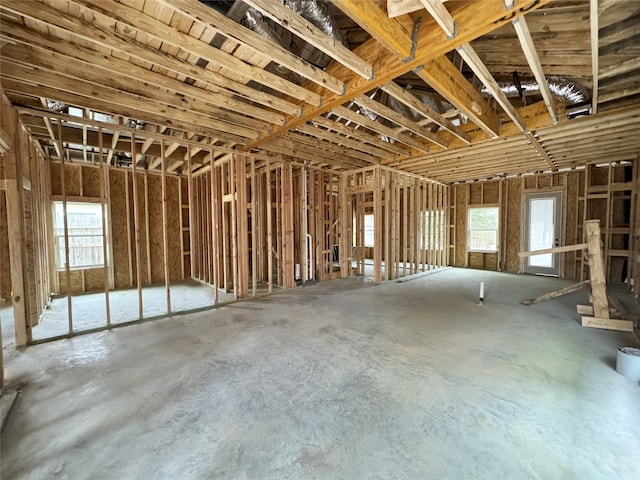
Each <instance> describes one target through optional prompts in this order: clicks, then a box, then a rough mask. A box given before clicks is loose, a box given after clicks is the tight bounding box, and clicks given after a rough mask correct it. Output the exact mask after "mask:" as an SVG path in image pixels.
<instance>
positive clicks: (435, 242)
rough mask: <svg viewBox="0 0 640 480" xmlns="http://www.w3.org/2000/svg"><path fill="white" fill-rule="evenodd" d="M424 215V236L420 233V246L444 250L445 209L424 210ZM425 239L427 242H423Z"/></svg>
mask: <svg viewBox="0 0 640 480" xmlns="http://www.w3.org/2000/svg"><path fill="white" fill-rule="evenodd" d="M422 215H423V216H424V236H423V235H420V248H423V249H430V250H442V245H441V242H444V241H445V238H444V231H445V230H444V210H434V211H431V212H422ZM423 239H424V240H425V243H426V244H425V243H423Z"/></svg>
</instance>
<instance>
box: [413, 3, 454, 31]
mask: <svg viewBox="0 0 640 480" xmlns="http://www.w3.org/2000/svg"><path fill="white" fill-rule="evenodd" d="M420 3H422V6H423V7H424V8H426V9H427V12H429V15H431V16H432V17H433V18H434V19H435V21H436V22H438V25H440V28H442V30H444V33H445V34H446V35H447V36H448V37H449V38H453V37H455V36H456V22H455V20H454V19H453V17H452V16H451V14H450V13H449V11H448V10H447V9H446V7H445V6H444V4H443V2H442V0H420Z"/></svg>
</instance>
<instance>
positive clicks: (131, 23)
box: [70, 0, 322, 106]
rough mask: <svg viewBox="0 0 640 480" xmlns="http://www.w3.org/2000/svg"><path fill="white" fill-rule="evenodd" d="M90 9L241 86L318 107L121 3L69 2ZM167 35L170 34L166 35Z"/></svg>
mask: <svg viewBox="0 0 640 480" xmlns="http://www.w3.org/2000/svg"><path fill="white" fill-rule="evenodd" d="M70 1H73V2H75V3H78V4H79V5H81V6H84V7H86V8H88V9H90V10H91V11H92V12H94V14H100V15H104V16H106V17H107V18H112V19H116V20H118V21H119V22H122V24H123V25H127V26H128V27H129V28H131V29H132V30H133V31H135V32H142V33H145V34H147V35H150V36H151V37H155V38H157V39H158V40H160V41H161V42H165V43H169V44H171V45H173V46H174V47H176V48H179V49H182V50H184V51H187V52H189V53H191V54H192V55H195V56H197V57H199V58H202V59H204V60H206V61H208V62H210V64H212V65H216V66H218V67H220V68H223V69H228V70H231V71H233V73H234V74H235V75H237V76H238V77H239V78H240V79H241V80H242V81H243V82H244V83H248V82H250V81H255V82H258V83H261V84H262V85H265V86H267V87H270V88H273V89H274V90H276V91H279V92H282V93H286V94H287V95H289V96H291V97H294V98H297V99H298V100H302V101H304V102H306V103H309V104H311V105H314V106H320V105H321V104H322V97H321V95H319V94H317V93H315V92H311V91H309V90H307V89H305V88H303V87H300V86H298V85H296V84H294V83H292V82H289V81H288V80H285V79H283V78H282V77H279V76H278V75H276V74H274V73H271V72H268V71H266V70H264V69H262V68H259V67H257V66H254V65H250V64H247V63H245V62H243V61H242V60H240V59H238V58H236V57H234V56H233V55H231V54H229V53H226V52H224V51H222V50H221V49H218V48H215V47H212V46H211V45H209V44H208V43H204V42H202V41H200V40H197V39H195V38H194V37H192V36H190V35H188V34H186V33H183V32H181V31H180V30H178V29H176V28H173V27H171V26H169V25H167V24H165V23H163V22H161V21H159V20H156V19H155V18H153V17H151V16H149V15H147V14H145V13H144V12H142V11H140V10H137V9H135V8H133V7H129V6H127V5H125V4H122V3H114V4H111V3H110V4H109V5H108V6H107V5H105V4H104V3H103V2H100V1H99V0H70ZM169 32H170V33H169Z"/></svg>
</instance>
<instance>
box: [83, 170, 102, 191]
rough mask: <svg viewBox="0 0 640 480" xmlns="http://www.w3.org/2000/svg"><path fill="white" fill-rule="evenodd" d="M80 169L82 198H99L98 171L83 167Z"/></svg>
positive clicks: (100, 177)
mask: <svg viewBox="0 0 640 480" xmlns="http://www.w3.org/2000/svg"><path fill="white" fill-rule="evenodd" d="M81 168H82V196H84V197H100V182H101V179H102V176H101V174H100V169H99V168H95V167H88V166H83V167H81Z"/></svg>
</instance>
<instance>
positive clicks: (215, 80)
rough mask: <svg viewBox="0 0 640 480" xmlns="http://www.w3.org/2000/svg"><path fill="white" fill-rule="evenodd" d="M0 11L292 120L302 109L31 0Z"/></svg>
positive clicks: (12, 0)
mask: <svg viewBox="0 0 640 480" xmlns="http://www.w3.org/2000/svg"><path fill="white" fill-rule="evenodd" d="M0 10H2V11H6V12H10V13H11V14H13V15H21V16H24V17H25V18H28V19H31V20H36V21H38V22H42V23H44V24H45V25H47V26H48V27H49V29H50V30H51V31H52V32H54V33H58V32H60V31H61V32H63V33H64V34H67V35H71V37H72V38H77V39H80V40H81V41H82V42H88V43H89V44H95V45H98V46H100V47H103V48H107V49H114V50H116V51H118V52H119V53H121V54H123V55H127V56H132V57H134V58H136V59H138V60H140V61H142V62H148V63H150V64H152V65H157V66H161V67H163V68H166V69H168V70H169V71H172V72H175V73H176V74H178V75H183V76H186V77H190V78H193V79H196V80H200V81H203V82H206V83H207V84H208V89H209V90H211V91H212V92H213V93H221V94H224V91H220V89H228V90H229V91H231V92H235V93H236V94H237V95H239V96H241V97H243V98H245V99H248V100H251V101H254V102H256V103H259V104H261V105H264V106H267V107H271V108H274V109H276V110H279V111H281V112H284V113H287V114H290V115H293V116H294V117H300V116H301V115H302V111H303V108H302V106H300V105H297V104H294V103H292V102H291V101H288V100H286V99H282V98H279V97H277V96H275V95H271V94H269V93H266V92H261V91H259V90H256V89H254V88H251V87H248V86H246V85H244V84H242V83H240V82H236V81H234V80H231V79H229V78H227V77H224V76H223V75H220V74H218V73H216V72H213V71H212V70H210V69H205V68H203V67H200V66H197V65H193V64H190V63H188V62H186V61H182V60H180V59H177V58H175V57H172V56H171V55H168V54H165V53H164V52H162V51H160V50H158V49H152V48H150V47H148V46H146V45H142V44H140V43H138V42H135V41H133V40H131V39H130V38H128V37H126V36H124V35H122V34H119V33H117V32H113V31H111V30H106V29H103V28H100V26H99V25H96V24H89V23H85V22H79V21H77V20H75V19H74V18H73V17H71V16H69V15H67V14H64V13H63V12H61V11H60V10H58V9H56V8H54V7H52V6H51V5H47V4H44V3H40V2H32V1H29V2H21V1H17V0H6V1H5V0H3V2H2V3H0ZM3 27H4V19H3ZM2 30H3V29H0V34H1V33H2ZM52 38H53V39H57V41H59V37H54V36H52Z"/></svg>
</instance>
